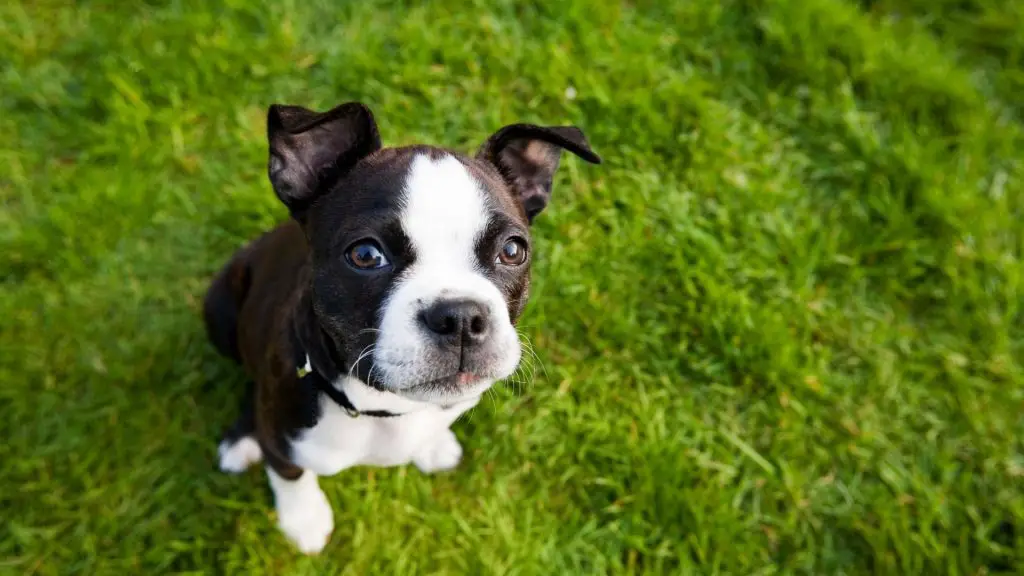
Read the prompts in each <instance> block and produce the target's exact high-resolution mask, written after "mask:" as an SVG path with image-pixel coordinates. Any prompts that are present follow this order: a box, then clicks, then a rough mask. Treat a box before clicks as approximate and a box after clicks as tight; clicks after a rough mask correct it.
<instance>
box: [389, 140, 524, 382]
mask: <svg viewBox="0 0 1024 576" xmlns="http://www.w3.org/2000/svg"><path fill="white" fill-rule="evenodd" d="M481 186H482V185H481V184H480V183H479V182H477V181H476V179H474V178H473V176H472V175H471V174H470V172H469V171H468V170H467V169H466V167H465V166H464V165H463V164H462V162H460V161H459V160H458V159H457V158H455V157H453V156H445V157H443V158H441V159H439V160H432V159H431V158H430V157H429V156H426V155H419V156H417V157H416V158H415V159H414V160H413V162H412V165H411V167H410V170H409V175H408V177H407V180H406V183H405V190H404V208H403V210H402V216H401V222H402V228H403V230H404V231H405V234H406V235H407V236H408V237H409V240H410V242H411V243H412V246H413V251H414V252H415V254H416V261H415V262H414V263H413V264H412V266H410V267H409V269H408V270H407V271H406V272H405V274H404V275H403V277H402V279H401V280H399V281H398V282H397V283H396V285H395V287H394V291H393V292H392V294H391V297H390V298H389V299H388V300H387V302H386V303H385V304H384V314H383V318H381V323H380V334H379V336H378V340H377V346H376V348H375V350H374V367H375V370H376V372H375V373H376V374H377V375H379V376H380V379H381V381H382V382H383V383H384V385H385V386H386V387H388V388H390V389H392V390H402V389H404V388H410V387H413V386H415V385H417V384H419V383H421V382H422V381H423V380H424V379H430V367H429V361H428V360H427V359H426V358H424V353H425V351H426V350H427V349H428V347H429V346H431V344H430V343H429V342H428V341H427V340H426V336H425V335H424V334H423V332H422V330H420V328H419V326H418V325H417V324H418V322H419V320H418V317H419V314H420V312H421V311H422V310H424V309H425V308H426V307H428V306H429V305H430V304H432V303H433V302H435V301H436V300H438V299H440V298H467V299H471V300H475V301H477V302H480V303H482V304H484V305H486V306H487V308H488V309H489V311H490V314H489V317H490V321H491V322H492V329H493V330H494V335H493V338H494V341H493V346H494V350H496V351H497V355H496V357H495V360H494V364H493V366H491V373H489V374H483V375H482V376H485V377H488V378H489V379H491V380H496V379H501V378H506V377H508V376H509V375H511V374H512V372H513V371H514V370H515V368H516V366H517V365H518V364H519V359H520V356H521V354H522V352H521V350H520V347H519V336H518V334H516V331H515V328H514V327H513V326H512V321H511V319H510V318H509V316H508V308H507V306H506V303H505V299H504V297H503V296H502V294H501V292H500V291H499V290H498V287H497V286H495V285H494V284H493V283H492V282H491V281H490V280H488V279H487V278H486V277H485V276H484V275H483V273H482V271H481V270H480V267H479V265H478V263H477V256H476V253H475V249H476V242H477V240H478V239H479V238H480V236H481V235H482V234H483V232H484V231H485V229H486V227H487V223H488V214H489V211H488V207H487V200H486V195H485V192H484V191H483V189H482V188H481ZM434 377H436V375H435V376H434ZM439 400H443V399H440V398H439Z"/></svg>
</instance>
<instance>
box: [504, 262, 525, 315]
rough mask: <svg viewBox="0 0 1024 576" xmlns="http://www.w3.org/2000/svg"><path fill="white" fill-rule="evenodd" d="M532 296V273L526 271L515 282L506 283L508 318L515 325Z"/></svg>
mask: <svg viewBox="0 0 1024 576" xmlns="http://www.w3.org/2000/svg"><path fill="white" fill-rule="evenodd" d="M529 297H530V273H529V271H526V272H525V273H523V274H522V275H521V276H519V277H518V278H516V280H515V281H514V282H511V283H509V284H506V291H505V302H507V303H508V318H509V320H510V321H511V322H512V325H513V326H515V325H516V323H517V322H518V321H519V316H520V315H521V314H522V313H523V308H525V307H526V302H527V300H529Z"/></svg>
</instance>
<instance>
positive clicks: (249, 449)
mask: <svg viewBox="0 0 1024 576" xmlns="http://www.w3.org/2000/svg"><path fill="white" fill-rule="evenodd" d="M217 454H218V456H220V469H221V470H223V471H224V472H228V473H231V474H238V473H240V472H245V471H246V470H248V468H249V466H252V465H253V464H255V463H257V462H259V461H260V460H262V459H263V451H262V450H260V445H259V443H258V442H256V440H255V439H254V438H253V437H252V436H243V437H242V438H239V439H238V440H235V441H234V442H229V441H227V440H224V441H223V442H221V443H220V446H218V447H217Z"/></svg>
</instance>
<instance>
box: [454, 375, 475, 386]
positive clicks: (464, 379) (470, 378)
mask: <svg viewBox="0 0 1024 576" xmlns="http://www.w3.org/2000/svg"><path fill="white" fill-rule="evenodd" d="M476 380H477V377H476V374H473V373H472V372H459V373H458V375H457V376H455V383H456V384H458V385H459V386H467V385H469V384H472V383H473V382H475V381H476Z"/></svg>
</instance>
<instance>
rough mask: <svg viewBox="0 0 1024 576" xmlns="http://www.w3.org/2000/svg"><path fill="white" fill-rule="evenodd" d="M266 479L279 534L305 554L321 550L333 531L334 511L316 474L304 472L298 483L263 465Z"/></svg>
mask: <svg viewBox="0 0 1024 576" xmlns="http://www.w3.org/2000/svg"><path fill="white" fill-rule="evenodd" d="M267 476H268V478H269V479H270V488H271V489H272V490H273V491H274V504H275V506H276V507H277V524H278V526H280V528H281V531H282V532H284V533H285V535H286V536H288V538H289V539H290V540H291V541H292V542H294V543H295V546H297V547H298V549H299V550H301V551H302V552H304V553H306V554H316V553H318V552H320V551H321V550H323V548H324V546H325V545H326V544H327V540H328V539H329V538H330V537H331V532H333V531H334V512H333V511H332V510H331V504H330V502H328V501H327V496H325V495H324V492H323V490H321V489H320V485H319V484H318V483H317V481H316V474H314V473H312V472H310V471H309V470H306V471H305V472H303V473H302V476H299V478H298V480H285V479H284V478H282V477H280V476H278V475H277V473H276V472H274V470H273V469H271V468H270V467H269V466H267Z"/></svg>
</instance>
